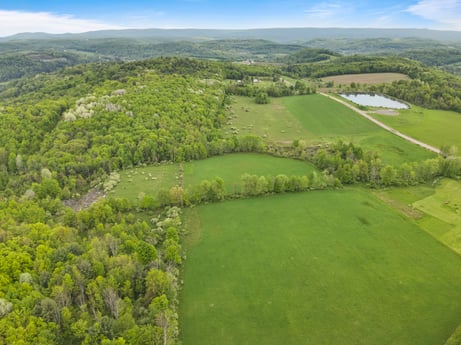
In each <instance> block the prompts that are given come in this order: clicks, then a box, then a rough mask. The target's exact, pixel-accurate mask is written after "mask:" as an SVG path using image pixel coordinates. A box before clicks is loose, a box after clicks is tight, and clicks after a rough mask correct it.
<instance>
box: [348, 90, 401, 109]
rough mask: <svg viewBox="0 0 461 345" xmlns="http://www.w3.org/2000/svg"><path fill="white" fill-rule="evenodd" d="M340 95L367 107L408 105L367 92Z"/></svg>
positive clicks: (397, 107)
mask: <svg viewBox="0 0 461 345" xmlns="http://www.w3.org/2000/svg"><path fill="white" fill-rule="evenodd" d="M340 96H341V97H344V98H346V99H348V100H349V101H352V102H354V103H356V104H358V105H364V106H369V107H384V108H393V109H408V105H406V104H405V103H402V102H399V101H396V100H393V99H390V98H387V97H385V96H383V95H377V94H368V93H354V94H352V93H349V94H346V93H342V94H340Z"/></svg>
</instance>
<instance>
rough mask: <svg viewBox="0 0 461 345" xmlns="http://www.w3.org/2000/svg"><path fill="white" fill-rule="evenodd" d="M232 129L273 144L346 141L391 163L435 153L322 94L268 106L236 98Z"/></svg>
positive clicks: (424, 157)
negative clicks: (253, 135) (377, 153)
mask: <svg viewBox="0 0 461 345" xmlns="http://www.w3.org/2000/svg"><path fill="white" fill-rule="evenodd" d="M232 109H233V110H234V115H233V118H232V120H231V124H230V125H228V128H227V129H226V131H227V133H232V130H231V129H230V127H234V128H237V129H238V134H240V135H245V134H255V135H259V136H262V137H264V138H265V139H267V140H269V141H278V142H288V143H290V142H291V141H292V140H293V139H303V140H306V141H307V142H309V143H319V142H331V141H337V140H339V139H342V140H343V141H346V142H353V143H354V144H359V145H361V146H363V148H364V149H365V150H371V151H379V152H380V153H381V156H382V157H383V160H384V161H385V162H386V163H389V164H399V163H402V162H404V161H418V160H423V159H427V158H431V157H434V154H433V153H431V152H429V151H426V150H424V149H422V148H420V147H418V146H416V145H413V144H411V143H409V142H407V141H405V140H403V139H401V138H399V137H397V136H395V135H393V134H391V133H389V132H387V131H385V130H384V129H382V128H380V127H378V126H376V125H375V124H373V123H371V122H370V121H368V120H366V119H365V118H363V117H361V116H360V115H358V114H356V113H355V112H354V111H353V110H351V109H349V108H347V107H345V106H343V105H341V104H339V103H337V102H335V101H333V100H331V99H328V98H327V97H324V96H321V95H308V96H295V97H285V98H271V103H270V104H267V105H261V104H255V103H254V100H253V99H252V98H245V97H235V99H234V104H233V106H232Z"/></svg>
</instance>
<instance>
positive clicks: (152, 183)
mask: <svg viewBox="0 0 461 345" xmlns="http://www.w3.org/2000/svg"><path fill="white" fill-rule="evenodd" d="M178 178H179V165H178V164H160V165H151V166H146V167H138V168H133V169H127V170H124V171H122V172H121V173H120V183H119V184H118V185H117V186H116V187H115V188H114V190H113V191H112V192H111V194H110V195H111V196H114V197H116V198H125V199H128V200H130V201H135V200H136V199H137V198H138V196H139V195H140V193H144V194H145V195H151V196H153V195H156V194H157V192H158V191H159V190H160V189H162V188H171V187H173V186H175V185H176V184H177V183H178V181H179V179H178Z"/></svg>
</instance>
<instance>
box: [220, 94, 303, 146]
mask: <svg viewBox="0 0 461 345" xmlns="http://www.w3.org/2000/svg"><path fill="white" fill-rule="evenodd" d="M233 99H234V102H233V105H232V110H233V113H234V118H233V119H232V120H231V123H230V124H229V125H228V126H227V128H226V131H227V133H228V134H230V133H232V130H231V129H230V127H236V128H238V130H239V133H240V134H241V135H246V134H254V135H258V136H260V137H265V138H267V139H268V140H270V141H290V142H291V141H292V140H293V139H298V138H309V136H310V133H309V132H308V131H307V130H306V129H305V128H304V127H303V126H302V124H301V123H300V122H299V120H298V119H296V118H295V117H293V115H292V114H291V113H290V112H289V111H288V109H287V108H286V107H285V106H284V104H283V99H282V98H271V100H270V103H269V104H265V105H262V104H256V103H255V101H254V98H249V97H237V96H235V97H233Z"/></svg>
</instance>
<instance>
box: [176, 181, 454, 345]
mask: <svg viewBox="0 0 461 345" xmlns="http://www.w3.org/2000/svg"><path fill="white" fill-rule="evenodd" d="M184 216H185V227H186V229H188V231H189V236H188V237H187V238H186V240H185V247H186V249H187V261H186V263H185V268H184V272H183V280H184V286H183V290H182V295H181V301H180V326H181V336H180V337H181V340H182V342H183V343H184V344H187V345H194V344H200V345H208V344H222V345H227V344H239V345H246V344H248V345H250V344H266V345H271V344H274V345H275V344H287V345H291V344H296V345H297V344H338V345H341V344H358V345H360V344H363V345H365V344H366V345H379V344H389V342H390V340H391V342H392V343H393V344H422V345H432V344H433V345H440V344H443V343H444V341H445V340H446V339H447V338H448V337H449V336H450V334H451V332H452V331H453V330H454V329H455V328H456V327H457V325H458V323H459V322H460V319H461V317H460V315H461V290H460V289H459V286H460V284H461V258H460V257H459V256H458V255H456V254H455V253H453V252H452V251H450V250H448V249H447V248H446V247H445V246H443V245H442V244H440V243H439V242H437V241H435V240H434V239H433V238H432V237H431V236H429V235H428V234H427V233H425V232H424V231H421V230H420V229H419V228H418V227H417V225H416V224H415V223H414V222H412V221H409V220H407V219H406V218H404V217H402V216H401V215H400V214H398V213H397V212H396V211H395V210H393V209H392V208H390V207H388V206H387V205H385V204H384V203H383V202H381V201H379V200H378V199H376V198H375V197H373V196H372V195H371V194H370V193H368V192H367V191H364V190H360V189H349V190H341V191H317V192H309V193H300V194H286V195H280V196H275V197H271V198H263V199H245V200H239V201H228V202H223V203H218V204H210V205H206V206H201V207H197V208H193V209H187V210H185V215H184Z"/></svg>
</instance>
